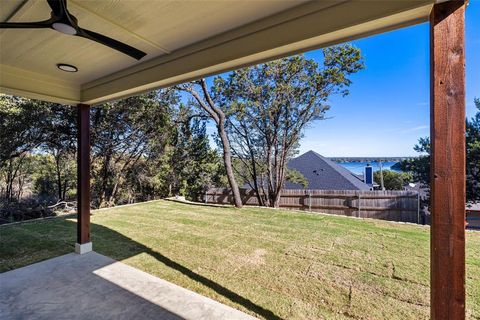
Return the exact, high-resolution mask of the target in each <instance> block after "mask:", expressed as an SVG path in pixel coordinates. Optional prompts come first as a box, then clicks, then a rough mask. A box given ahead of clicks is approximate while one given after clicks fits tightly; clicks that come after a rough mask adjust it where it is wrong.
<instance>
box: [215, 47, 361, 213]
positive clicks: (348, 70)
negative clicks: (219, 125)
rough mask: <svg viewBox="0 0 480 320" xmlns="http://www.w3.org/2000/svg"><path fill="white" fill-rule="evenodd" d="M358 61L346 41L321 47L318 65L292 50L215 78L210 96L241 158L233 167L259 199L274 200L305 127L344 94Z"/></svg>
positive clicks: (276, 202)
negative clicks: (238, 166)
mask: <svg viewBox="0 0 480 320" xmlns="http://www.w3.org/2000/svg"><path fill="white" fill-rule="evenodd" d="M363 67H364V64H363V59H362V56H361V53H360V50H359V49H358V48H356V47H354V46H352V45H348V44H347V45H341V46H334V47H330V48H326V49H324V50H323V63H322V64H321V65H319V64H318V63H317V62H316V61H315V60H313V59H307V58H306V57H305V56H303V55H297V56H293V57H289V58H284V59H280V60H276V61H271V62H267V63H264V64H261V65H256V66H252V67H248V68H242V69H239V70H236V71H233V72H231V73H230V74H229V75H228V76H227V77H217V78H215V80H214V85H213V88H212V100H213V101H214V102H215V103H216V104H217V105H219V106H221V107H222V110H224V113H225V114H226V115H227V118H226V119H227V123H226V124H227V125H226V128H227V133H228V137H229V141H230V148H231V150H232V153H233V155H234V156H235V157H236V158H237V159H239V160H240V161H241V162H242V164H243V165H242V166H241V168H242V170H237V173H238V174H239V175H242V176H243V178H244V180H246V181H250V182H251V185H252V187H253V189H254V190H255V191H256V194H257V196H258V200H259V202H260V203H261V204H262V205H268V206H272V207H278V206H279V201H280V191H281V189H282V188H283V187H284V183H285V179H286V177H287V172H288V170H287V163H288V161H289V159H291V158H292V157H293V156H294V155H295V154H296V153H297V152H298V147H299V142H300V139H301V138H302V136H303V132H304V129H305V128H306V127H307V126H308V125H309V124H311V123H312V122H313V121H316V120H323V119H325V113H326V112H327V110H328V109H329V108H330V106H329V105H328V103H327V101H328V99H329V98H330V97H331V96H332V95H335V94H340V95H343V96H345V95H347V94H348V93H349V91H348V88H349V86H350V85H351V83H352V81H351V79H350V76H351V75H352V74H354V73H356V72H358V71H360V70H361V69H362V68H363Z"/></svg>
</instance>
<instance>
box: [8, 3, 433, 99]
mask: <svg viewBox="0 0 480 320" xmlns="http://www.w3.org/2000/svg"><path fill="white" fill-rule="evenodd" d="M433 2H434V1H433V0H371V1H370V0H325V1H308V2H306V1H291V0H285V1H278V0H251V1H242V0H218V1H200V0H197V1H178V0H177V1H174V0H170V1H167V0H122V1H115V0H99V1H88V0H84V1H81V0H74V1H72V0H70V1H68V2H67V3H68V8H69V11H70V12H71V13H72V14H73V15H75V16H76V17H77V18H78V20H79V25H80V26H81V27H84V28H86V29H90V30H94V31H96V32H99V33H103V34H105V35H108V36H110V37H112V38H115V39H118V40H120V41H123V42H125V43H128V44H129V45H132V46H134V47H137V48H138V49H140V50H142V51H145V52H146V53H147V56H146V57H144V58H143V59H142V60H141V61H136V60H135V59H132V58H130V57H128V56H125V55H123V54H121V53H118V52H116V51H114V50H112V49H110V48H107V47H104V46H102V45H99V44H97V43H95V42H91V41H88V40H85V39H82V38H78V37H71V36H67V35H63V34H61V33H58V32H55V31H53V30H51V29H43V30H40V29H37V30H32V29H16V30H13V29H3V30H2V29H0V90H1V91H2V92H5V93H9V94H15V95H22V96H26V97H30V98H38V99H43V100H48V101H53V102H58V103H66V104H74V103H79V102H82V103H88V104H98V103H102V102H105V101H108V100H112V99H117V98H120V97H124V96H128V95H133V94H135V93H139V92H143V91H148V90H152V89H154V88H159V87H167V86H170V85H173V84H177V83H181V82H185V81H189V80H192V79H196V78H200V77H203V76H207V75H212V74H216V73H220V72H224V71H228V70H233V69H235V68H239V67H241V66H246V65H251V64H255V63H259V62H264V61H267V60H271V59H274V58H278V57H282V56H286V55H290V54H294V53H300V52H303V51H307V50H311V49H316V48H320V47H325V46H328V45H332V44H336V43H341V42H344V41H348V40H352V39H356V38H360V37H364V36H368V35H372V34H375V33H380V32H384V31H388V30H392V29H395V28H400V27H404V26H408V25H413V24H417V23H420V22H424V21H427V20H428V16H429V14H430V11H431V7H432V5H433ZM49 12H50V9H49V7H48V5H47V2H46V1H43V0H27V1H25V0H23V1H22V0H1V1H0V20H1V21H10V22H20V21H22V22H24V21H36V20H44V19H46V18H48V17H49ZM57 63H67V64H72V65H75V66H76V67H78V69H79V71H78V72H77V73H66V72H62V71H60V70H58V69H57V68H56V64H57Z"/></svg>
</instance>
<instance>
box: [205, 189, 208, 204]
mask: <svg viewBox="0 0 480 320" xmlns="http://www.w3.org/2000/svg"><path fill="white" fill-rule="evenodd" d="M207 198H208V191H205V203H208V199H207Z"/></svg>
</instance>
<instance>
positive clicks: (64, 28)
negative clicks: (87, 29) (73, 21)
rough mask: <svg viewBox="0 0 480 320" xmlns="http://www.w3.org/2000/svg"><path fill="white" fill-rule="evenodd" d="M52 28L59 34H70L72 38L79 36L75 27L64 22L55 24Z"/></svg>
mask: <svg viewBox="0 0 480 320" xmlns="http://www.w3.org/2000/svg"><path fill="white" fill-rule="evenodd" d="M52 28H53V29H55V30H57V31H58V32H61V33H65V34H69V35H71V36H73V35H74V34H77V30H76V29H75V28H74V27H72V26H70V25H68V24H66V23H62V22H55V23H53V24H52Z"/></svg>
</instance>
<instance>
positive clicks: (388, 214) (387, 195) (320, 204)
mask: <svg viewBox="0 0 480 320" xmlns="http://www.w3.org/2000/svg"><path fill="white" fill-rule="evenodd" d="M240 193H241V196H242V201H243V203H244V204H245V205H259V203H258V199H257V197H256V195H255V192H254V191H253V190H251V189H240ZM203 201H204V202H207V203H216V204H231V203H233V196H232V193H231V192H230V189H219V188H215V189H210V190H208V191H207V192H206V193H205V195H204V199H203ZM280 207H281V208H286V209H296V210H306V211H316V212H323V213H331V214H339V215H345V216H353V217H361V218H374V219H382V220H390V221H402V222H414V223H421V221H422V220H421V217H420V203H419V197H418V192H415V191H356V190H301V189H300V190H283V191H282V192H281V200H280Z"/></svg>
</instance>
